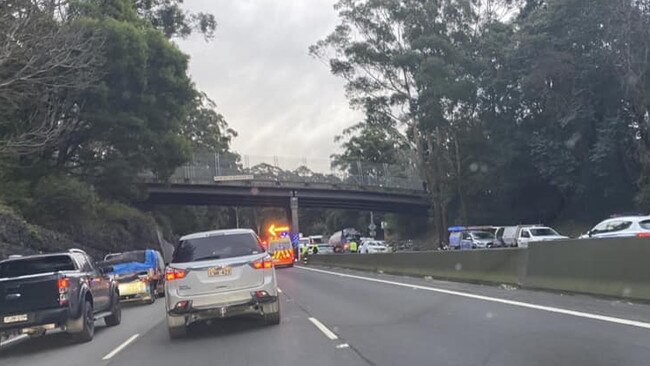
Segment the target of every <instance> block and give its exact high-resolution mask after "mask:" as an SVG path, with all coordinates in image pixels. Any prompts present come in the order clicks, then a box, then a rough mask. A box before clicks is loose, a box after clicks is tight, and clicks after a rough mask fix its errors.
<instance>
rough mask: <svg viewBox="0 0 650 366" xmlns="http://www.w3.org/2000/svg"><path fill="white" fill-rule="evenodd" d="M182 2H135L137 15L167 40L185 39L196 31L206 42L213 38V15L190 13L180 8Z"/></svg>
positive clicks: (156, 0)
mask: <svg viewBox="0 0 650 366" xmlns="http://www.w3.org/2000/svg"><path fill="white" fill-rule="evenodd" d="M182 4H183V0H136V1H135V7H136V9H137V11H138V14H139V15H140V16H141V17H143V18H144V19H146V20H147V21H149V22H150V23H151V24H152V25H153V26H154V27H156V28H157V29H160V30H161V31H162V32H163V33H164V34H165V36H166V37H167V38H174V37H178V38H185V37H187V36H189V35H190V34H192V32H193V31H198V32H199V33H201V34H202V35H203V37H204V38H205V39H206V40H209V39H212V38H213V37H214V31H215V29H216V27H217V22H216V20H215V18H214V15H213V14H209V13H201V12H199V13H191V12H189V11H186V10H183V9H182V8H181V6H182Z"/></svg>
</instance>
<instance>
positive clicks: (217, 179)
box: [214, 174, 255, 182]
mask: <svg viewBox="0 0 650 366" xmlns="http://www.w3.org/2000/svg"><path fill="white" fill-rule="evenodd" d="M254 178H255V177H254V176H253V175H252V174H246V175H217V176H215V177H214V181H215V182H230V181H237V180H253V179H254Z"/></svg>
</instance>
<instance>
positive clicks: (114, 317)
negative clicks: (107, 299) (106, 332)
mask: <svg viewBox="0 0 650 366" xmlns="http://www.w3.org/2000/svg"><path fill="white" fill-rule="evenodd" d="M121 322H122V306H121V304H120V298H119V296H118V295H117V293H114V294H113V304H112V305H111V315H109V316H107V317H105V318H104V323H106V326H107V327H114V326H116V325H120V323H121Z"/></svg>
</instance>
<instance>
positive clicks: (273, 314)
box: [262, 299, 280, 325]
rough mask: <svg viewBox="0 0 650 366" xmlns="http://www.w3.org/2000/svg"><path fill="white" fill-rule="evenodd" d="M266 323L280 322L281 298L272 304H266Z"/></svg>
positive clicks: (274, 323) (264, 308)
mask: <svg viewBox="0 0 650 366" xmlns="http://www.w3.org/2000/svg"><path fill="white" fill-rule="evenodd" d="M262 309H263V310H264V323H266V325H278V324H280V299H277V300H275V302H272V303H270V304H267V305H264V307H263V308H262Z"/></svg>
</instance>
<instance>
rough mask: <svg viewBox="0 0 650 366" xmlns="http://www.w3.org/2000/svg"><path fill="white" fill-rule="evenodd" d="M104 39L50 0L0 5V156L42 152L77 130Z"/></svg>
mask: <svg viewBox="0 0 650 366" xmlns="http://www.w3.org/2000/svg"><path fill="white" fill-rule="evenodd" d="M102 46H103V39H102V37H101V36H100V35H98V34H97V33H96V32H94V30H93V29H92V28H90V27H88V26H87V25H86V24H84V23H83V22H81V21H79V19H77V18H74V17H67V18H65V19H60V18H58V17H57V13H56V12H55V9H54V8H53V6H52V3H51V2H50V1H45V0H7V1H4V2H2V4H0V155H5V156H6V155H16V154H18V155H29V154H33V153H36V152H40V151H43V150H44V149H46V148H48V147H51V145H53V144H55V143H57V141H58V140H59V139H61V138H63V137H65V135H66V134H67V133H68V132H70V131H71V130H72V129H74V128H75V125H76V124H77V123H78V119H79V114H80V112H81V110H82V109H83V108H84V107H85V101H84V99H83V98H81V97H79V94H78V93H79V92H80V91H83V90H85V89H87V88H89V87H90V86H91V85H93V84H95V83H96V82H97V81H98V80H99V79H100V78H101V77H102V70H101V66H102V65H103V63H104V58H103V57H102V48H103V47H102Z"/></svg>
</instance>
